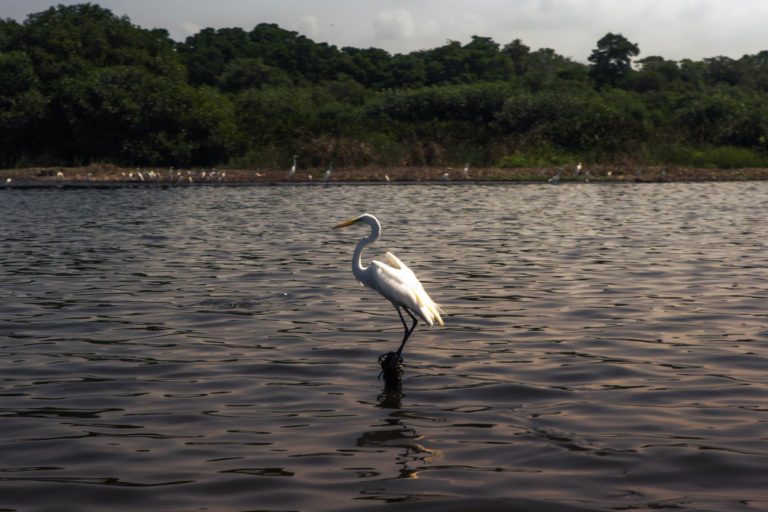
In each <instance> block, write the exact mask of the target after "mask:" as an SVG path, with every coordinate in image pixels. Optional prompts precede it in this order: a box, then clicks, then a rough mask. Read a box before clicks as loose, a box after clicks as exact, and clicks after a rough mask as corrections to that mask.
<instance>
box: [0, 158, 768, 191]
mask: <svg viewBox="0 0 768 512" xmlns="http://www.w3.org/2000/svg"><path fill="white" fill-rule="evenodd" d="M666 169H667V168H666V167H661V166H659V167H638V166H620V167H608V166H596V167H593V168H592V169H590V168H588V167H587V166H585V165H584V164H583V163H581V162H579V163H577V164H576V165H573V166H561V167H557V168H554V169H549V170H546V169H496V168H487V169H485V168H484V169H480V170H477V171H475V170H474V169H473V168H472V166H471V164H470V163H469V162H467V163H466V164H465V165H464V167H463V168H458V169H454V168H451V167H447V168H443V169H441V170H438V169H436V168H434V167H425V168H402V169H400V168H361V169H343V170H341V171H338V172H337V171H336V169H335V167H334V163H333V162H330V163H329V164H328V165H327V167H326V169H325V171H322V170H319V171H318V169H317V168H316V167H315V168H306V169H300V167H299V157H298V156H297V155H294V156H293V162H292V165H291V166H290V167H289V168H288V170H287V171H280V170H276V169H256V170H246V169H228V170H221V169H216V168H213V169H175V168H173V167H170V168H161V169H158V168H120V167H116V166H111V165H105V166H98V165H95V166H89V167H84V168H83V167H80V168H55V167H54V168H30V169H19V170H10V169H9V170H6V172H4V173H5V174H6V175H5V176H4V177H2V178H0V188H14V187H19V188H25V187H40V186H42V187H50V186H59V187H89V186H120V185H121V184H122V185H125V186H151V185H160V186H184V185H197V184H222V185H224V184H243V183H262V184H279V183H296V184H302V183H303V184H329V183H333V182H336V183H346V182H365V183H376V182H378V183H389V182H424V183H430V182H432V183H434V182H437V183H443V184H449V183H462V182H486V181H490V182H492V181H526V182H528V181H533V182H536V181H542V182H546V183H549V184H550V185H557V184H559V183H561V182H571V183H573V182H576V183H589V182H590V181H593V180H596V181H620V182H627V181H635V182H663V181H723V180H726V181H731V180H744V179H752V180H754V179H761V180H764V179H768V169H744V170H716V169H690V168H671V170H670V174H668V173H667V170H666ZM313 173H315V175H313Z"/></svg>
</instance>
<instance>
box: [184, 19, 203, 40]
mask: <svg viewBox="0 0 768 512" xmlns="http://www.w3.org/2000/svg"><path fill="white" fill-rule="evenodd" d="M179 28H181V33H182V34H183V35H185V36H191V35H194V34H197V33H198V32H200V25H196V24H195V23H192V22H191V21H183V22H181V23H179Z"/></svg>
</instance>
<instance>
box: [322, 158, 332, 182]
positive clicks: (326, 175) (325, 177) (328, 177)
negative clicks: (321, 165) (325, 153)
mask: <svg viewBox="0 0 768 512" xmlns="http://www.w3.org/2000/svg"><path fill="white" fill-rule="evenodd" d="M331 171H333V163H330V164H328V169H326V171H325V176H324V177H323V180H325V182H326V183H328V180H330V179H331Z"/></svg>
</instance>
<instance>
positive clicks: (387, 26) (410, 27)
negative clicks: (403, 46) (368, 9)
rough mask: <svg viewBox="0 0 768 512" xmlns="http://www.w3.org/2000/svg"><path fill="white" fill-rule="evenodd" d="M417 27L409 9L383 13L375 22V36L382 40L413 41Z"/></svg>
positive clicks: (378, 14) (380, 13) (379, 14)
mask: <svg viewBox="0 0 768 512" xmlns="http://www.w3.org/2000/svg"><path fill="white" fill-rule="evenodd" d="M415 26H416V24H415V23H414V21H413V15H412V14H411V11H409V10H408V9H395V10H393V11H382V12H379V13H377V14H376V17H375V18H374V20H373V28H374V35H375V37H376V39H380V40H393V39H412V38H413V36H414V34H415Z"/></svg>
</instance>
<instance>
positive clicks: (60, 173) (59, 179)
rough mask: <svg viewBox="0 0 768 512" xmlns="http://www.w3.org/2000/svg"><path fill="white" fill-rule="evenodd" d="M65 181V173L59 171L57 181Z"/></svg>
mask: <svg viewBox="0 0 768 512" xmlns="http://www.w3.org/2000/svg"><path fill="white" fill-rule="evenodd" d="M63 179H64V173H63V172H61V171H58V172H57V173H56V180H57V181H61V180H63Z"/></svg>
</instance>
